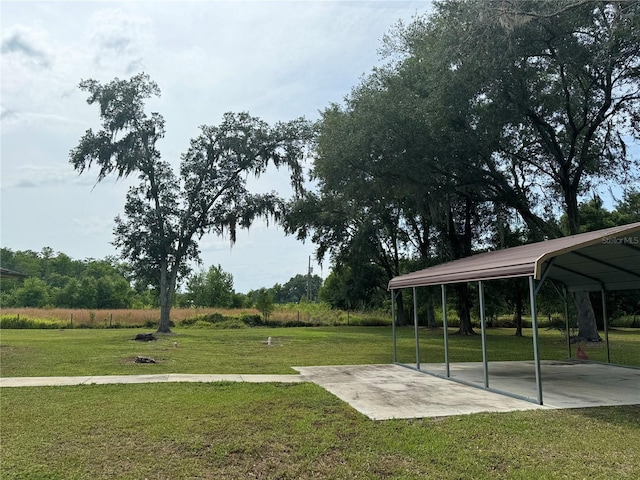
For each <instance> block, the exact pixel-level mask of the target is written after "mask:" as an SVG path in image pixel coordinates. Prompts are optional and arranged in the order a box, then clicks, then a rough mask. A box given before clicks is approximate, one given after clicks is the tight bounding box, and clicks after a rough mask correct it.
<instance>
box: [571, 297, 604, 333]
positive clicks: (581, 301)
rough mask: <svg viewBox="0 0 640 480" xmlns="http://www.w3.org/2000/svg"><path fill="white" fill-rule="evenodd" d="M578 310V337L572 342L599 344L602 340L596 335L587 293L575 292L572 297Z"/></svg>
mask: <svg viewBox="0 0 640 480" xmlns="http://www.w3.org/2000/svg"><path fill="white" fill-rule="evenodd" d="M573 299H574V300H575V302H576V307H577V309H578V336H577V337H575V338H574V339H573V342H574V343H576V342H599V341H601V340H602V339H601V338H600V335H599V334H598V327H597V324H596V315H595V313H594V311H593V306H592V305H591V299H590V298H589V294H588V293H587V292H576V293H575V294H574V295H573Z"/></svg>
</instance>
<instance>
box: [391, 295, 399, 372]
mask: <svg viewBox="0 0 640 480" xmlns="http://www.w3.org/2000/svg"><path fill="white" fill-rule="evenodd" d="M391 336H392V337H393V363H396V362H397V361H398V349H397V346H396V343H397V342H396V292H395V290H391Z"/></svg>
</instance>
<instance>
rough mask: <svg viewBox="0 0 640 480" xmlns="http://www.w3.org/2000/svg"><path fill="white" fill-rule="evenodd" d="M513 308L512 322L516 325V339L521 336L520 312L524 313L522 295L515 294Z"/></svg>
mask: <svg viewBox="0 0 640 480" xmlns="http://www.w3.org/2000/svg"><path fill="white" fill-rule="evenodd" d="M514 300H515V304H516V305H515V308H514V309H513V321H514V323H515V324H516V337H521V336H522V312H523V311H524V303H523V302H522V295H520V292H517V293H516V295H515V299H514Z"/></svg>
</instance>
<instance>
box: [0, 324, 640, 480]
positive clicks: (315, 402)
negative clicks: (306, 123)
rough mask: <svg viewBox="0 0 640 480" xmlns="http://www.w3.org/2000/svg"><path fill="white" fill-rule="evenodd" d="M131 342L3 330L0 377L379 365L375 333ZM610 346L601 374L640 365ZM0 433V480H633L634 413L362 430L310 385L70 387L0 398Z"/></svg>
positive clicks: (547, 348) (456, 344) (382, 337)
mask: <svg viewBox="0 0 640 480" xmlns="http://www.w3.org/2000/svg"><path fill="white" fill-rule="evenodd" d="M147 331H148V330H147ZM138 332H140V330H80V329H79V330H64V331H57V330H53V331H51V330H48V331H43V330H40V331H38V330H3V331H2V332H0V335H1V338H0V344H1V347H0V352H1V357H0V361H1V372H2V376H3V377H8V376H41V375H104V374H116V373H117V374H133V373H168V372H175V373H292V374H293V373H294V371H293V370H291V368H290V367H291V366H293V365H330V364H364V363H389V362H391V337H390V328H386V327H379V328H372V327H369V328H355V327H351V328H348V327H344V328H342V327H339V328H330V327H327V328H290V329H283V328H281V329H259V328H256V329H243V330H214V329H186V328H185V329H176V334H175V335H171V336H164V337H161V338H160V340H158V341H157V342H152V343H144V344H141V343H138V342H134V341H133V340H132V338H133V337H134V336H135V334H136V333H138ZM540 333H541V342H540V343H541V345H540V350H541V356H542V358H552V359H561V358H566V355H567V352H566V344H565V342H564V340H563V338H562V336H561V335H560V334H559V333H558V332H556V331H546V330H543V331H541V332H540ZM525 334H526V335H527V337H525V338H523V339H520V338H516V337H514V336H513V330H498V329H495V330H490V331H489V332H488V339H487V343H488V347H489V359H490V360H502V359H505V358H503V357H504V356H506V357H508V359H513V360H518V359H530V358H531V357H532V353H531V338H530V331H525ZM440 335H441V333H438V332H437V331H431V330H426V329H424V330H421V331H420V337H421V356H422V361H423V362H428V361H442V358H443V357H442V343H441V342H442V341H441V338H440ZM268 336H272V337H273V340H274V341H275V343H276V345H275V346H271V347H269V346H266V345H265V344H263V343H262V341H264V340H266V338H267V337H268ZM412 336H413V330H412V329H411V328H404V329H401V330H400V332H399V341H398V354H399V357H400V360H401V361H406V362H412V361H414V343H413V340H412ZM450 340H451V360H452V361H464V360H479V359H481V353H480V337H479V336H477V337H472V338H467V337H459V336H452V337H451V338H450ZM174 342H177V343H178V346H177V347H174V346H173V343H174ZM611 344H612V345H611V348H612V360H613V361H614V362H619V363H630V364H632V363H633V364H636V365H637V364H640V359H639V358H638V352H639V351H640V349H639V348H638V346H639V345H640V332H638V331H637V330H636V331H631V330H628V331H623V330H620V331H615V332H612V334H611ZM584 348H585V349H586V351H587V353H588V354H589V355H590V357H591V358H595V357H598V356H601V355H603V354H606V353H605V350H604V348H603V347H601V346H585V347H584ZM573 349H574V352H575V346H573ZM627 350H628V351H627ZM135 355H149V356H153V357H154V358H156V359H157V360H158V361H159V363H158V364H156V365H140V364H135V363H133V361H132V359H133V357H135ZM479 355H480V357H479ZM596 359H597V358H596ZM624 359H628V360H630V361H626V362H625V361H623V360H624ZM634 362H635V363H634ZM0 422H1V423H0V426H1V428H0V459H1V462H2V463H1V464H0V477H1V478H3V479H5V478H6V479H107V478H118V479H145V478H147V479H225V478H233V479H236V478H238V479H244V478H263V479H311V478H317V479H325V478H336V479H357V478H370V479H378V478H397V479H401V478H404V479H422V478H438V479H440V478H441V479H449V478H451V479H466V478H472V479H478V478H509V479H511V478H515V479H519V478H522V479H545V478H548V479H556V478H558V479H561V478H571V479H573V478H589V479H600V478H602V479H626V478H628V479H636V478H640V406H629V407H610V408H590V409H574V410H549V411H544V410H542V411H540V410H536V411H527V412H513V413H508V414H474V415H464V416H456V417H448V418H438V419H421V420H390V421H379V422H375V421H372V420H369V419H368V418H367V417H366V416H364V415H362V414H360V413H358V412H357V411H355V410H354V409H352V408H351V407H350V406H348V405H347V404H346V403H344V402H342V401H340V400H339V399H337V398H336V397H335V396H333V395H332V394H330V393H328V392H326V391H325V390H323V389H322V388H320V387H318V386H316V385H314V384H246V383H230V382H219V383H210V384H200V383H176V384H134V385H81V386H71V387H39V388H3V389H1V390H0Z"/></svg>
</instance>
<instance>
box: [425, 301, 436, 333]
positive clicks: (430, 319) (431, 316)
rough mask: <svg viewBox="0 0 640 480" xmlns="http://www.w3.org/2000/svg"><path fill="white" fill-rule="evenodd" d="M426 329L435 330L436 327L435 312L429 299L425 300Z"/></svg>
mask: <svg viewBox="0 0 640 480" xmlns="http://www.w3.org/2000/svg"><path fill="white" fill-rule="evenodd" d="M427 327H429V328H435V327H436V311H435V308H434V307H433V302H432V301H431V298H428V299H427Z"/></svg>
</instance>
